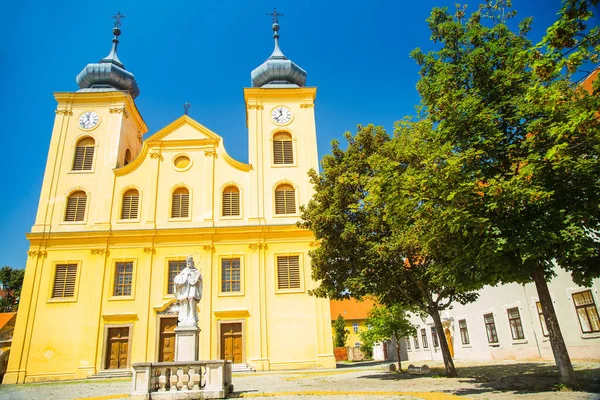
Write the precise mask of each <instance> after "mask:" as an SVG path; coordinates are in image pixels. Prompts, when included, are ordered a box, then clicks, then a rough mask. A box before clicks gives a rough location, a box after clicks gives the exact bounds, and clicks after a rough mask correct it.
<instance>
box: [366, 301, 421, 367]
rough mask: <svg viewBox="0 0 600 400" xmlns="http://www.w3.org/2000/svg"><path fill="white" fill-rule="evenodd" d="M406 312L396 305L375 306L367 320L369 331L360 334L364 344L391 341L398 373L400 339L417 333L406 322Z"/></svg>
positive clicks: (412, 326) (400, 362)
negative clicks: (394, 350) (394, 346)
mask: <svg viewBox="0 0 600 400" xmlns="http://www.w3.org/2000/svg"><path fill="white" fill-rule="evenodd" d="M407 312H408V310H407V309H406V308H404V307H401V306H398V305H394V306H390V307H386V306H375V307H373V308H372V309H371V311H370V312H369V316H368V318H367V326H368V327H369V329H368V330H365V331H362V332H361V333H360V338H361V340H363V342H364V343H371V344H373V343H375V342H380V341H383V340H390V339H391V340H393V341H394V343H395V345H396V355H397V357H398V371H402V361H401V360H400V358H401V357H400V338H403V337H405V336H414V335H415V334H416V332H417V328H416V327H415V326H414V325H413V324H411V323H410V321H409V320H408V315H407Z"/></svg>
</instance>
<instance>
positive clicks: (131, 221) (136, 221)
mask: <svg viewBox="0 0 600 400" xmlns="http://www.w3.org/2000/svg"><path fill="white" fill-rule="evenodd" d="M139 223H140V219H139V218H136V219H118V220H117V224H139Z"/></svg>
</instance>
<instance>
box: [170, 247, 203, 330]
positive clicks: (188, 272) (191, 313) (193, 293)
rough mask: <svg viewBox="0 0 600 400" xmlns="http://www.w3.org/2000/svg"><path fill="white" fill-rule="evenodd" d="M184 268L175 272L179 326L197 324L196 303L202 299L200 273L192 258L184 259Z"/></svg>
mask: <svg viewBox="0 0 600 400" xmlns="http://www.w3.org/2000/svg"><path fill="white" fill-rule="evenodd" d="M185 261H186V266H185V268H184V269H183V270H182V271H181V272H180V273H179V274H177V276H176V277H175V279H173V281H174V282H175V297H177V300H179V317H178V320H179V324H178V325H179V326H198V310H197V309H196V304H198V302H199V301H200V299H202V275H200V271H198V270H197V269H196V267H195V266H194V259H193V258H192V256H188V257H186V259H185Z"/></svg>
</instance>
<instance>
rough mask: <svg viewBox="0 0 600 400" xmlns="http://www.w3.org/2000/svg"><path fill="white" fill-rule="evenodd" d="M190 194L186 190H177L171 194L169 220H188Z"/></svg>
mask: <svg viewBox="0 0 600 400" xmlns="http://www.w3.org/2000/svg"><path fill="white" fill-rule="evenodd" d="M189 216H190V192H188V190H187V189H186V188H179V189H177V190H176V191H174V192H173V200H172V201H171V218H189Z"/></svg>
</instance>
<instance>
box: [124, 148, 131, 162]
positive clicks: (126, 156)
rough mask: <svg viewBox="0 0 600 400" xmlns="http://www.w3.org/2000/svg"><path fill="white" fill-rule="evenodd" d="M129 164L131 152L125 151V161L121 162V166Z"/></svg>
mask: <svg viewBox="0 0 600 400" xmlns="http://www.w3.org/2000/svg"><path fill="white" fill-rule="evenodd" d="M130 162H131V151H130V150H129V149H127V150H125V159H124V161H123V165H127V164H129V163H130Z"/></svg>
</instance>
